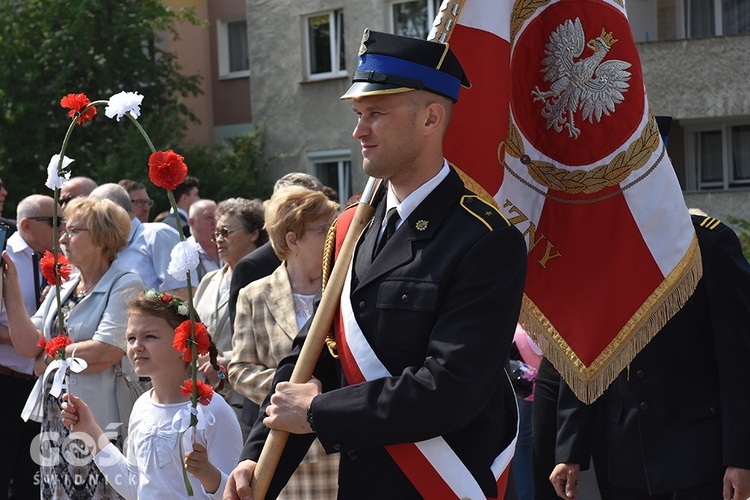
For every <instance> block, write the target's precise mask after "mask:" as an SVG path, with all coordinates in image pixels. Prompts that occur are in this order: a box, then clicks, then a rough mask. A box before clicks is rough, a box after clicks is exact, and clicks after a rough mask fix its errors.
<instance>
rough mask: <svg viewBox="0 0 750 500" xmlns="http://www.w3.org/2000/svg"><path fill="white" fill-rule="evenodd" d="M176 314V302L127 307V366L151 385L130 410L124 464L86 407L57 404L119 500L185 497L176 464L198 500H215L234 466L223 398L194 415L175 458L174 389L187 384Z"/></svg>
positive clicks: (177, 397)
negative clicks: (194, 422) (178, 345)
mask: <svg viewBox="0 0 750 500" xmlns="http://www.w3.org/2000/svg"><path fill="white" fill-rule="evenodd" d="M181 306H182V307H181ZM180 309H182V312H185V311H184V305H183V302H182V301H181V300H179V299H176V298H172V297H171V296H170V295H169V294H161V293H159V292H154V291H148V292H144V293H143V294H141V295H140V296H139V297H138V298H137V299H136V300H135V302H134V303H133V305H132V306H131V308H130V315H129V318H128V327H127V332H126V339H127V353H128V359H129V360H130V362H131V363H132V364H133V367H134V368H135V372H136V374H137V375H138V376H140V377H150V378H151V381H152V383H153V389H151V390H150V391H148V392H146V393H144V394H143V395H142V396H141V397H140V398H139V399H138V400H137V401H136V402H135V405H134V406H133V412H132V413H131V416H130V425H129V426H128V432H129V438H128V443H127V458H126V457H125V456H124V455H123V454H122V453H121V452H120V451H119V450H118V449H117V448H116V447H115V446H114V445H112V444H107V443H108V442H109V441H108V440H107V438H106V437H105V433H104V431H102V429H101V428H100V427H99V426H98V425H97V424H96V422H95V421H94V419H93V417H92V415H91V411H90V410H89V408H88V406H87V405H86V403H84V402H83V401H82V400H81V399H79V398H77V397H75V395H67V396H66V398H67V402H65V403H63V405H62V408H63V411H62V417H63V423H64V424H65V426H66V427H68V428H72V429H73V430H74V431H75V433H76V434H83V435H84V436H85V435H88V436H90V438H87V439H86V442H87V445H88V446H89V448H91V452H92V454H94V455H95V456H94V461H95V463H96V465H97V467H98V468H99V469H100V470H101V471H102V472H103V473H104V474H105V476H106V477H107V481H108V482H109V483H110V484H111V485H112V486H113V487H114V488H115V489H116V490H117V492H118V493H120V495H122V496H123V497H125V498H126V499H131V498H132V499H136V498H163V499H166V498H180V497H186V496H187V490H186V486H185V480H184V477H183V461H184V463H185V468H186V469H187V471H188V472H189V474H188V479H189V481H190V484H191V485H192V488H193V492H194V494H195V495H196V496H197V497H198V498H200V497H204V498H206V497H207V498H221V496H222V493H223V491H224V486H225V485H226V480H227V475H228V474H229V473H230V472H231V471H232V469H233V468H234V466H235V465H236V464H237V459H238V458H239V455H240V451H241V448H242V433H241V431H240V426H239V423H238V422H237V417H236V415H235V413H234V411H233V410H232V408H231V407H230V406H229V405H228V404H227V403H226V402H225V401H224V398H222V397H220V396H217V395H215V397H213V398H211V402H210V403H209V404H208V405H207V406H204V407H202V408H201V409H200V412H199V419H200V420H199V425H198V429H197V430H196V431H195V432H196V434H195V440H194V441H195V442H194V444H192V446H191V444H190V441H192V440H191V439H190V436H191V435H192V433H193V429H189V430H188V431H187V432H185V436H184V438H183V439H182V442H183V443H184V444H183V447H182V449H183V451H184V452H186V453H185V454H184V457H183V456H181V455H180V432H179V420H180V416H182V418H183V419H189V414H190V412H189V409H190V401H189V398H188V397H186V396H184V395H183V394H182V391H181V389H180V386H181V385H183V384H184V382H185V380H186V378H188V377H189V364H188V363H187V362H186V361H183V359H182V356H183V354H182V353H181V352H179V351H177V350H176V349H175V348H174V347H173V346H172V342H173V340H174V336H175V328H176V327H177V326H179V325H180V323H182V322H183V321H185V320H186V319H187V317H186V316H185V315H183V314H180ZM211 347H212V349H211V356H212V358H213V359H214V360H215V356H216V348H215V347H214V346H213V343H212V344H211ZM178 413H179V414H180V415H178ZM201 420H202V422H201ZM173 421H174V423H173ZM100 446H102V447H100ZM191 447H192V451H191Z"/></svg>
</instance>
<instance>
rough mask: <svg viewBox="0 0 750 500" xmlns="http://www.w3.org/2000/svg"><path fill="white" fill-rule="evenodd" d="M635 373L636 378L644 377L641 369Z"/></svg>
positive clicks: (644, 373)
mask: <svg viewBox="0 0 750 500" xmlns="http://www.w3.org/2000/svg"><path fill="white" fill-rule="evenodd" d="M635 374H636V375H638V378H644V377H645V376H646V372H644V371H643V370H638V371H637V372H635Z"/></svg>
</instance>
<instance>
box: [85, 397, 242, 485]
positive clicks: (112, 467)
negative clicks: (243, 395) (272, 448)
mask: <svg viewBox="0 0 750 500" xmlns="http://www.w3.org/2000/svg"><path fill="white" fill-rule="evenodd" d="M151 393H152V391H148V392H146V393H144V394H143V395H142V396H141V397H140V398H138V400H137V401H136V402H135V405H134V406H133V412H132V413H131V415H130V425H129V427H128V432H129V438H128V443H127V450H128V453H127V458H125V456H124V455H123V454H122V452H120V450H118V449H117V448H116V447H115V446H114V445H112V444H110V445H108V446H107V447H105V448H104V449H102V450H101V451H100V452H99V453H97V454H96V456H95V457H94V462H95V463H96V465H97V467H99V469H100V470H101V471H102V473H103V474H104V475H105V476H106V478H107V481H108V482H109V483H110V484H111V485H112V487H114V489H115V490H117V492H118V493H119V494H120V495H122V496H123V497H125V498H126V499H138V498H161V499H167V498H186V497H187V490H186V488H185V481H184V479H183V472H182V471H183V469H182V467H183V466H182V464H183V462H184V454H183V455H181V454H180V445H179V441H180V438H179V434H180V433H179V432H178V431H176V430H174V429H173V427H172V419H173V418H174V417H175V415H176V414H177V412H178V411H179V410H181V409H187V408H188V406H189V403H174V404H159V403H155V402H154V401H152V399H151ZM205 408H206V409H207V410H208V412H210V413H211V414H212V415H213V418H214V419H215V422H214V423H213V424H212V425H206V426H205V427H204V428H203V429H198V430H197V431H196V441H198V442H200V443H202V444H203V445H205V446H206V449H207V451H208V460H209V461H210V462H211V464H213V465H214V466H215V467H216V468H217V469H219V471H221V484H220V485H219V487H218V488H217V490H216V491H215V492H214V493H207V492H206V491H205V490H204V489H203V487H202V486H201V484H200V481H198V480H197V479H196V478H195V477H193V476H192V475H191V474H190V473H188V479H189V481H190V484H191V485H192V488H193V494H194V495H195V496H196V498H216V499H220V498H221V496H222V494H223V492H224V487H225V486H226V483H227V478H228V476H229V474H230V473H231V472H232V470H233V469H234V467H235V466H236V465H237V460H238V459H239V457H240V452H241V451H242V431H241V430H240V426H239V423H238V422H237V416H236V415H235V412H234V411H233V410H232V408H231V407H230V406H229V405H228V404H227V402H226V401H224V398H222V397H221V396H219V395H217V394H214V397H213V398H212V399H211V403H210V404H209V405H208V406H207V407H205ZM208 420H209V418H206V421H208ZM199 427H200V425H199ZM191 433H192V430H188V431H187V432H186V433H185V439H184V440H183V443H184V444H183V450H182V451H183V453H184V452H186V451H188V450H187V449H186V446H189V439H188V437H187V436H188V435H189V434H191Z"/></svg>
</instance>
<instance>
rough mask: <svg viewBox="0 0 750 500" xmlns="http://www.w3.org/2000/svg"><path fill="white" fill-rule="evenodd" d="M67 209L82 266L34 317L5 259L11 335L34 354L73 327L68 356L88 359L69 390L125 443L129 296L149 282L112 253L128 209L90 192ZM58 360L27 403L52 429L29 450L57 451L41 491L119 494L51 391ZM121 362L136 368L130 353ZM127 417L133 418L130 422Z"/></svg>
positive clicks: (27, 413)
mask: <svg viewBox="0 0 750 500" xmlns="http://www.w3.org/2000/svg"><path fill="white" fill-rule="evenodd" d="M65 216H66V218H67V227H66V228H65V229H64V230H63V231H61V232H60V245H61V246H62V248H63V250H64V252H65V255H66V256H67V258H68V261H69V262H70V263H71V264H73V265H74V266H75V267H76V269H77V270H78V271H79V272H78V273H77V274H76V276H75V277H73V278H72V279H70V280H69V281H67V282H65V283H63V284H62V286H61V289H60V295H59V296H60V307H59V308H58V301H57V294H56V293H55V291H54V289H53V290H52V291H50V293H48V294H47V297H46V298H45V300H44V302H42V305H41V306H40V307H39V310H38V311H37V312H36V313H35V314H34V315H33V317H29V315H28V313H27V312H26V309H25V307H24V302H23V298H22V295H21V289H20V286H19V283H18V274H17V271H16V268H15V266H13V263H12V262H11V261H10V259H8V258H4V259H3V262H4V265H3V273H4V276H5V287H4V289H3V298H4V299H5V307H6V310H7V314H8V324H9V330H10V337H11V341H12V342H13V346H14V347H15V348H16V350H18V352H19V353H20V354H21V355H23V356H26V357H29V358H34V357H36V356H37V355H41V354H42V352H43V351H44V348H43V347H41V346H40V342H41V341H45V342H47V343H49V342H50V340H51V339H53V338H55V337H57V336H58V335H60V334H65V335H67V336H68V337H69V340H70V342H71V343H70V344H69V345H67V346H66V347H64V349H65V356H66V357H67V358H70V357H75V358H78V359H81V360H84V361H86V364H87V367H86V368H85V369H84V370H83V371H81V372H79V373H76V372H74V371H72V370H71V372H70V375H69V381H68V382H67V384H68V385H67V391H69V392H73V393H74V394H76V395H77V396H79V397H81V398H83V399H85V400H86V401H88V402H89V404H90V406H91V409H92V411H93V413H94V417H95V418H96V421H97V423H98V424H99V426H100V427H102V428H103V429H107V430H108V431H109V432H110V434H109V435H108V436H109V437H110V439H111V440H112V441H114V442H115V444H117V445H118V446H119V447H120V448H122V439H121V437H120V436H121V434H120V433H119V429H121V427H120V413H119V409H118V406H117V400H116V398H115V366H116V365H118V366H119V364H120V361H121V358H122V357H123V354H124V353H125V328H126V325H127V309H126V302H127V300H128V299H129V298H130V297H131V296H135V295H136V294H137V292H138V291H140V290H143V282H142V281H141V278H140V277H139V276H138V275H137V274H134V273H131V272H127V271H123V270H121V269H120V268H118V267H117V265H116V264H113V263H112V261H113V260H114V259H115V257H117V252H119V251H120V250H121V249H122V248H123V247H125V244H126V243H127V240H128V235H129V234H130V217H129V216H128V214H127V213H126V212H125V210H123V209H122V208H120V207H119V206H117V205H115V204H114V203H113V202H111V201H109V200H94V199H90V198H76V199H73V200H71V201H70V202H69V203H68V204H67V206H66V208H65ZM4 257H7V255H4ZM47 361H48V362H50V361H53V360H52V359H49V358H48V360H47ZM58 364H59V363H58V362H55V363H50V364H49V366H48V367H47V370H46V371H45V373H44V375H43V376H41V377H40V378H39V379H38V380H37V383H36V385H35V387H34V390H33V391H32V393H31V395H30V396H29V401H28V402H27V404H26V408H25V409H24V417H25V418H29V417H30V418H32V419H35V420H37V419H39V420H40V421H41V423H42V432H46V433H47V434H45V436H46V438H45V439H42V440H41V443H40V445H39V448H38V449H32V450H31V451H32V454H33V455H35V456H36V457H37V458H40V457H48V458H51V460H47V461H46V462H45V461H41V474H40V488H41V495H42V498H63V499H65V498H71V499H78V498H81V499H84V498H86V499H100V498H119V496H118V495H117V494H116V493H115V491H114V490H113V489H112V488H111V487H110V486H109V485H108V484H107V482H106V480H105V478H104V476H103V475H102V474H101V473H100V472H99V470H98V469H97V468H96V466H95V465H94V462H93V459H92V457H91V456H90V454H89V452H88V451H87V447H86V446H85V445H84V443H83V442H81V441H80V440H79V439H80V438H75V437H74V435H71V431H70V430H69V429H67V428H66V427H65V426H63V423H62V418H61V416H60V411H61V408H60V404H61V401H60V400H59V398H58V397H56V396H55V395H53V394H56V393H57V391H58V390H59V389H60V387H59V386H60V380H59V379H58V378H57V377H55V372H56V371H57V366H58ZM122 368H123V369H124V370H125V371H131V369H130V366H129V363H128V362H127V361H124V362H123V364H122ZM53 389H54V390H53ZM122 424H124V425H125V426H127V422H122Z"/></svg>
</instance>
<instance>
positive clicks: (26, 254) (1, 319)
mask: <svg viewBox="0 0 750 500" xmlns="http://www.w3.org/2000/svg"><path fill="white" fill-rule="evenodd" d="M6 250H7V252H8V256H9V257H10V260H11V261H13V264H15V266H16V269H17V270H18V282H19V284H20V285H21V295H22V296H23V303H24V305H25V306H26V312H27V313H28V314H29V316H33V315H34V313H35V312H36V309H37V307H36V294H35V292H34V272H35V270H34V264H33V262H32V258H31V256H32V254H33V253H34V250H32V248H31V247H30V246H29V245H28V244H27V243H26V241H24V239H23V238H22V237H21V234H20V233H19V232H15V233H13V234H12V235H11V237H10V238H8V244H7V246H6ZM39 258H40V259H41V255H40V256H39ZM36 273H37V274H38V275H39V286H40V287H41V288H44V287H45V286H46V285H47V282H46V281H45V280H44V278H43V277H42V275H41V272H40V271H39V268H37V269H36ZM0 325H3V326H8V316H7V315H6V314H5V304H3V307H2V309H0ZM0 365H2V366H5V367H6V368H10V369H11V370H15V371H17V372H20V373H26V374H28V375H31V374H33V373H34V359H33V358H32V359H29V358H24V357H23V356H21V355H20V354H18V351H16V349H15V348H14V347H13V345H12V344H0Z"/></svg>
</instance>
